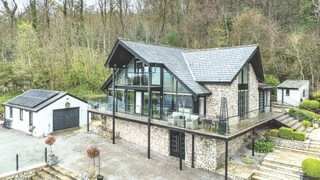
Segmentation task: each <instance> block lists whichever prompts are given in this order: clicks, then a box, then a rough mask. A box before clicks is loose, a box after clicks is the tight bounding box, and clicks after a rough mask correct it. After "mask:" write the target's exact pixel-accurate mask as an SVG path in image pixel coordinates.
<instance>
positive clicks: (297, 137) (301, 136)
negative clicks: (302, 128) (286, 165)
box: [292, 131, 306, 141]
mask: <svg viewBox="0 0 320 180" xmlns="http://www.w3.org/2000/svg"><path fill="white" fill-rule="evenodd" d="M292 137H293V140H297V141H305V140H306V133H304V132H298V131H295V132H293V134H292Z"/></svg>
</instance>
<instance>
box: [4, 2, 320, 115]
mask: <svg viewBox="0 0 320 180" xmlns="http://www.w3.org/2000/svg"><path fill="white" fill-rule="evenodd" d="M319 20H320V0H94V5H90V6H89V5H87V2H86V1H85V0H25V2H24V3H23V4H19V3H17V2H16V1H15V0H0V104H1V103H3V102H4V101H6V100H8V99H10V98H12V97H14V96H16V95H17V94H19V93H22V92H24V91H26V90H28V88H29V84H28V82H29V83H30V87H31V88H32V89H48V90H59V91H68V92H70V93H71V94H73V95H76V96H78V97H80V98H83V99H87V98H90V97H96V96H101V94H103V92H101V90H100V87H101V85H102V84H103V83H104V82H105V80H106V79H107V78H108V76H109V75H110V72H109V70H108V69H106V68H105V67H104V66H103V65H104V63H105V61H106V60H107V58H108V56H109V53H110V52H111V49H112V47H113V45H114V44H115V42H116V40H117V39H118V38H120V37H121V38H126V39H132V40H136V41H143V42H148V43H155V44H164V45H170V46H176V47H182V48H187V49H203V48H218V47H227V46H239V45H247V44H259V48H260V53H261V60H262V63H263V71H264V74H265V83H266V84H269V85H274V86H276V85H278V84H279V83H280V82H282V81H284V80H286V79H301V80H302V79H304V80H310V91H311V92H310V94H312V93H313V92H316V91H317V90H318V88H319V78H320V73H319V50H320V46H319V43H320V39H319V38H320V34H319V33H320V21H319ZM0 111H1V110H0Z"/></svg>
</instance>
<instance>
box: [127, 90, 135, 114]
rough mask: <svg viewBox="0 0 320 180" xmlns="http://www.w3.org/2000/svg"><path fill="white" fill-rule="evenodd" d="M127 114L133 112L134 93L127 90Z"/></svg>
mask: <svg viewBox="0 0 320 180" xmlns="http://www.w3.org/2000/svg"><path fill="white" fill-rule="evenodd" d="M127 110H128V112H130V113H133V112H134V91H133V90H128V109H127Z"/></svg>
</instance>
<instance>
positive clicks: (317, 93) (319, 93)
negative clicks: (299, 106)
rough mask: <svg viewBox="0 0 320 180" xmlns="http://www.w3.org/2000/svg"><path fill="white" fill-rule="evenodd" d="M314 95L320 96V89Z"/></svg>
mask: <svg viewBox="0 0 320 180" xmlns="http://www.w3.org/2000/svg"><path fill="white" fill-rule="evenodd" d="M313 97H314V98H320V90H318V91H317V92H315V93H313Z"/></svg>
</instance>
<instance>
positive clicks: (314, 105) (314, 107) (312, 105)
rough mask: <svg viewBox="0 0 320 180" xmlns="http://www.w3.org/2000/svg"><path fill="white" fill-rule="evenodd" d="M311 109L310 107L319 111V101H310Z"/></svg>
mask: <svg viewBox="0 0 320 180" xmlns="http://www.w3.org/2000/svg"><path fill="white" fill-rule="evenodd" d="M309 107H310V108H311V109H319V107H320V103H319V101H316V100H312V101H310V103H309Z"/></svg>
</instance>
